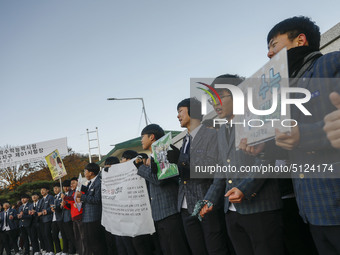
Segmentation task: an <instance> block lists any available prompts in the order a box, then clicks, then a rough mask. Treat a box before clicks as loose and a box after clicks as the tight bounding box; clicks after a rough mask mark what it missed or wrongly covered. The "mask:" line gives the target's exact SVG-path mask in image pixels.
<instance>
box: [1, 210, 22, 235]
mask: <svg viewBox="0 0 340 255" xmlns="http://www.w3.org/2000/svg"><path fill="white" fill-rule="evenodd" d="M7 212H8V213H7V222H8V225H9V228H10V229H11V230H13V229H17V228H18V222H17V219H18V218H17V214H18V212H17V210H15V209H12V208H10V209H8V210H7ZM10 215H12V216H13V219H12V220H10V219H9V216H10ZM4 221H5V210H4V211H2V212H0V231H2V228H3V226H4V223H5V222H4Z"/></svg>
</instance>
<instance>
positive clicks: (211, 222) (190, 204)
mask: <svg viewBox="0 0 340 255" xmlns="http://www.w3.org/2000/svg"><path fill="white" fill-rule="evenodd" d="M177 112H178V115H177V118H178V120H179V122H180V125H181V127H182V128H186V129H187V134H186V136H185V137H184V139H183V145H182V147H181V149H180V154H179V160H178V170H179V174H180V182H179V191H178V211H180V212H181V216H182V220H183V225H184V230H185V234H186V237H187V239H188V242H189V245H190V249H191V251H192V253H193V254H202V255H203V254H206V255H208V254H209V255H213V254H214V255H218V254H220V255H225V254H228V248H227V242H226V239H227V236H226V232H225V231H226V230H225V222H224V218H223V208H222V205H223V200H222V199H221V201H219V203H218V204H216V205H215V206H214V210H213V212H211V213H210V214H208V215H207V216H206V217H204V218H203V220H202V221H199V220H198V218H197V217H194V216H192V215H191V214H192V213H193V210H194V207H195V204H196V203H197V202H198V201H199V200H202V199H204V196H205V195H206V193H207V191H208V189H209V187H210V185H211V184H212V181H213V178H211V177H210V178H209V177H208V178H193V177H192V176H191V175H190V166H192V168H194V167H195V166H199V167H204V166H213V165H216V163H217V154H218V153H217V139H216V131H215V129H211V128H208V127H205V126H203V125H202V124H201V121H202V114H201V102H200V101H198V100H197V99H196V98H187V99H184V100H182V101H181V102H179V103H178V105H177ZM197 175H198V174H197ZM196 177H197V176H196Z"/></svg>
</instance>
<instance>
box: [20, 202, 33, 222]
mask: <svg viewBox="0 0 340 255" xmlns="http://www.w3.org/2000/svg"><path fill="white" fill-rule="evenodd" d="M30 206H31V203H27V204H26V205H25V206H24V205H21V206H20V207H19V212H18V214H20V213H21V212H23V215H22V217H21V219H19V227H20V228H21V227H29V226H31V223H32V215H29V214H28V211H29V208H30Z"/></svg>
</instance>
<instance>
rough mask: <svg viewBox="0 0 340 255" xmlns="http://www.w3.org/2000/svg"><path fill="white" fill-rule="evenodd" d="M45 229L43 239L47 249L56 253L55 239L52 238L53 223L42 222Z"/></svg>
mask: <svg viewBox="0 0 340 255" xmlns="http://www.w3.org/2000/svg"><path fill="white" fill-rule="evenodd" d="M40 224H42V228H43V238H44V244H45V249H46V251H47V252H54V247H53V238H52V222H51V221H49V222H41V223H40Z"/></svg>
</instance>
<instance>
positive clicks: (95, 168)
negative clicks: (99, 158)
mask: <svg viewBox="0 0 340 255" xmlns="http://www.w3.org/2000/svg"><path fill="white" fill-rule="evenodd" d="M85 169H86V170H87V171H89V172H93V173H94V175H97V174H98V173H99V171H100V167H99V166H98V165H97V164H96V163H88V164H87V165H86V166H85Z"/></svg>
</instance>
